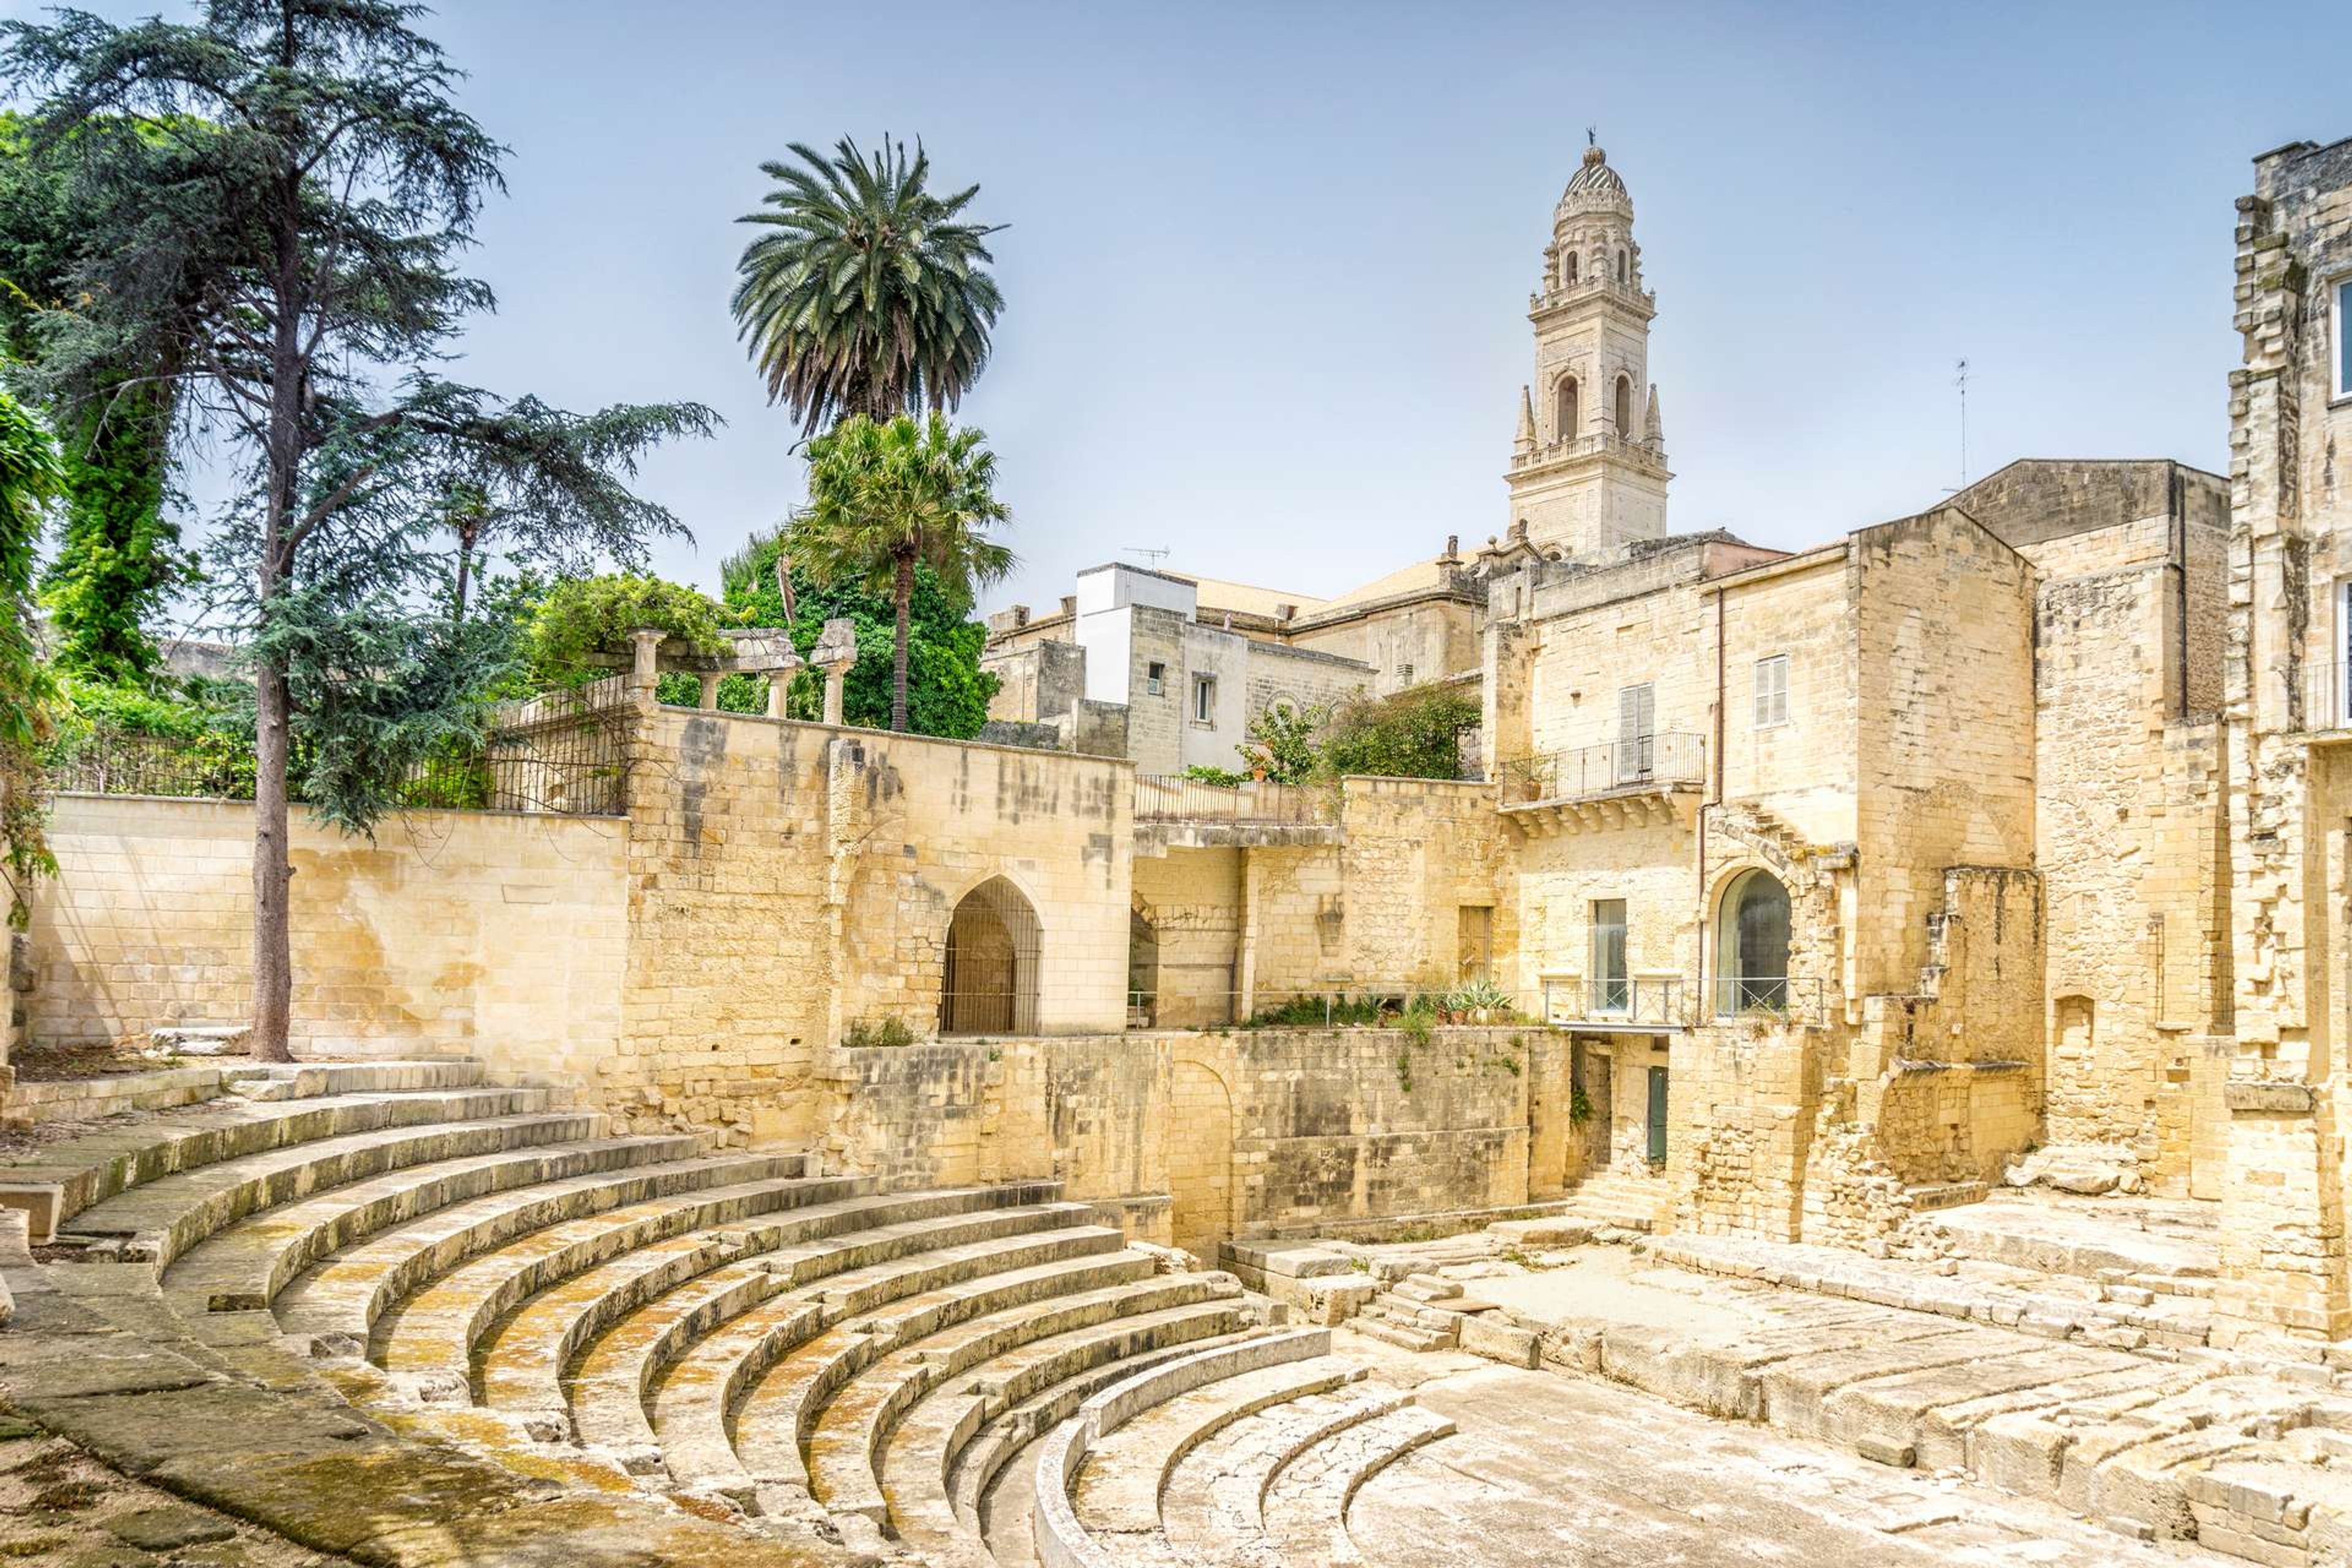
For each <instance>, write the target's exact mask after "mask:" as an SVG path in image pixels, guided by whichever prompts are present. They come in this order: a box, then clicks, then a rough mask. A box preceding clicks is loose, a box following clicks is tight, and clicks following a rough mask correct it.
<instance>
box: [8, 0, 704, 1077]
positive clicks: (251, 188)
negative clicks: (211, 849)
mask: <svg viewBox="0 0 2352 1568" xmlns="http://www.w3.org/2000/svg"><path fill="white" fill-rule="evenodd" d="M418 9H419V8H418V7H416V6H415V5H406V4H401V3H398V0H210V4H208V5H205V7H204V8H203V9H202V11H201V12H200V13H199V14H198V19H197V20H195V21H194V22H190V23H178V22H169V21H165V20H163V19H162V18H160V17H155V18H149V19H147V20H144V21H138V22H133V23H131V24H129V25H127V26H115V25H113V24H111V23H109V22H107V21H105V20H103V19H101V18H100V17H97V16H90V15H89V14H87V13H84V12H79V11H61V12H59V13H58V14H57V16H56V19H55V21H54V22H52V23H50V24H48V25H36V24H32V23H25V22H17V23H11V24H8V25H6V26H5V28H0V38H5V45H6V56H5V68H6V74H7V76H8V78H9V79H10V80H11V81H12V83H13V84H14V85H15V86H16V88H17V89H19V90H24V91H29V92H33V93H37V94H39V95H40V103H39V105H38V108H37V110H36V111H35V113H34V115H33V117H32V121H31V138H32V141H33V142H34V144H35V145H36V146H37V147H40V148H47V147H69V148H70V149H71V150H72V151H73V152H74V153H76V154H77V155H78V157H79V166H78V167H77V170H76V178H77V179H78V180H79V181H82V182H85V183H86V184H87V188H89V190H91V191H93V192H95V193H97V195H95V197H94V199H93V200H92V201H91V203H90V209H89V210H90V211H91V213H92V214H93V215H94V217H93V222H94V224H95V225H96V227H95V228H94V230H93V232H90V233H88V234H86V235H84V236H83V237H82V242H81V244H80V246H79V248H78V250H77V253H76V260H75V263H74V266H73V268H72V271H71V277H70V279H69V280H68V288H69V289H70V291H71V292H72V294H73V295H74V297H75V300H76V302H77V307H78V308H77V309H76V310H73V311H70V312H60V313H57V314H54V315H47V316H45V317H44V318H43V321H42V325H41V343H40V353H39V355H38V356H37V370H38V382H37V384H38V385H39V387H40V389H41V391H42V394H43V395H45V396H47V398H48V399H50V400H51V401H52V403H53V404H58V405H72V406H76V407H81V406H86V405H89V404H90V403H91V402H92V401H93V400H94V399H96V398H97V397H99V396H100V395H103V394H104V393H105V392H106V390H107V389H109V388H110V386H112V385H114V384H116V381H115V378H116V377H117V376H118V375H119V374H120V367H121V366H122V365H124V364H157V363H179V364H181V365H183V366H184V369H182V370H181V371H179V372H178V374H177V375H176V377H175V384H176V386H177V388H178V392H179V395H180V396H181V397H182V398H184V399H185V400H188V401H190V402H191V403H192V404H193V405H194V406H193V408H192V410H191V414H190V420H191V423H194V424H197V425H199V426H201V427H202V428H203V429H205V431H207V432H209V433H212V434H215V435H217V436H218V437H220V438H221V439H222V440H224V441H225V442H226V444H227V445H228V446H229V447H232V448H233V449H235V450H236V451H237V452H238V453H239V454H240V455H241V456H242V457H243V458H244V459H245V470H244V471H245V473H246V474H247V478H248V480H249V485H248V488H247V494H246V495H245V496H244V497H242V498H241V499H240V500H239V501H238V502H237V504H236V505H235V506H234V507H233V508H232V509H231V514H230V521H229V523H228V525H227V526H226V528H225V529H224V530H223V531H222V534H221V536H220V538H219V539H218V540H217V541H216V542H215V553H216V554H217V555H218V557H219V561H220V572H219V576H220V579H221V581H222V583H223V585H224V586H225V587H228V588H230V589H232V590H233V591H234V593H235V595H236V599H235V600H234V602H233V603H232V604H231V605H230V610H231V613H232V614H233V615H235V616H236V618H237V619H238V621H239V622H240V624H241V625H242V626H243V627H244V628H245V630H246V632H247V638H248V640H247V653H248V655H249V658H250V662H251V667H252V673H253V689H252V700H253V704H254V724H255V763H256V768H255V784H254V796H255V800H254V825H255V843H254V964H253V970H254V1048H255V1050H256V1052H257V1054H259V1055H262V1056H264V1057H268V1058H278V1059H283V1058H285V1057H286V1056H287V1055H288V1047H287V1040H288V1032H289V1016H290V1009H291V1002H292V985H293V967H292V955H291V952H290V945H289V927H288V908H287V898H288V891H289V889H288V883H289V879H290V877H291V875H292V868H291V865H290V862H289V852H288V836H289V827H288V803H289V799H290V791H291V786H292V783H293V781H292V779H291V776H290V766H291V763H292V760H293V758H294V757H295V755H296V754H297V752H298V736H297V734H296V726H297V725H298V724H299V726H300V727H301V734H300V736H299V754H300V755H301V756H302V757H303V759H304V763H303V771H304V776H303V778H302V780H301V784H302V785H303V786H304V790H305V793H306V795H307V797H308V798H309V800H310V803H311V805H312V807H313V809H314V810H315V811H316V812H317V813H318V814H319V815H320V816H321V817H322V818H323V819H325V820H327V821H331V822H334V823H337V824H339V825H341V826H343V827H344V828H346V829H347V830H350V831H363V830H365V829H367V828H368V827H369V826H371V825H372V824H373V822H374V821H375V820H376V818H377V817H378V816H380V815H381V814H382V813H383V811H385V810H387V809H390V808H392V807H393V806H394V805H396V804H397V802H398V794H397V787H396V786H397V784H398V781H399V779H400V777H401V776H402V774H403V773H404V772H405V771H406V769H407V768H408V767H409V766H410V765H411V764H413V763H415V762H417V761H420V760H423V759H425V758H429V757H431V756H434V755H436V754H442V753H446V751H447V750H448V748H449V747H450V746H451V745H452V744H453V743H454V742H462V741H464V740H466V739H467V738H470V737H472V736H475V735H478V728H479V724H480V721H481V708H480V703H479V699H480V696H481V692H482V687H483V682H484V679H485V678H486V677H487V676H494V675H496V674H499V673H500V672H502V671H503V670H504V669H505V668H507V666H508V664H509V661H510V657H511V655H510V646H511V645H510V637H511V630H512V628H510V627H499V626H491V625H489V624H487V623H484V622H480V621H478V620H475V619H471V618H459V619H454V620H453V619H452V618H451V617H449V616H447V615H446V614H445V613H440V612H438V611H436V610H434V609H430V608H427V607H425V606H429V605H431V602H432V596H433V594H434V592H435V590H436V588H437V587H438V586H439V585H440V584H444V583H446V582H447V581H449V580H450V578H451V576H452V575H453V573H452V569H451V563H450V562H449V561H448V559H447V551H446V545H447V543H448V539H447V535H448V529H447V528H446V520H447V517H448V514H449V509H450V506H451V504H452V498H453V495H454V494H455V493H456V487H457V485H458V484H459V483H463V484H466V485H470V486H473V487H476V488H477V489H480V490H481V491H482V492H483V494H484V496H485V498H486V504H488V505H490V506H492V507H494V508H503V507H507V506H509V505H515V504H519V503H520V501H522V500H525V499H527V500H528V502H529V503H530V505H531V506H532V507H534V508H535V509H536V526H537V527H538V528H539V529H540V530H541V537H542V538H543V539H544V540H547V541H550V542H563V544H564V545H565V546H567V547H570V548H575V549H578V550H581V551H583V552H585V551H588V550H591V549H603V550H605V551H606V552H609V553H612V554H614V555H616V556H618V557H620V558H621V559H622V560H623V561H624V563H627V562H628V561H630V560H632V559H633V558H635V556H636V555H638V554H639V553H640V541H641V540H642V539H643V538H644V537H645V536H646V534H648V533H656V532H665V531H679V532H682V531H683V530H682V529H681V528H680V527H679V525H678V524H677V521H676V520H675V519H673V518H672V517H670V515H669V514H668V513H667V511H665V510H662V509H661V508H659V507H657V506H655V505H653V504H652V503H650V502H647V501H645V500H640V499H638V498H637V497H636V496H635V495H634V494H632V493H631V492H630V490H629V489H628V487H627V484H626V482H625V481H626V479H627V478H628V477H629V474H630V471H631V465H632V463H633V461H634V459H635V454H636V453H637V452H638V451H640V450H642V449H643V448H644V447H646V446H647V445H650V444H651V443H653V442H655V441H657V440H660V439H663V438H667V437H672V436H677V435H681V434H698V433H705V432H708V431H709V429H710V428H711V427H712V426H713V425H714V424H715V416H713V415H712V414H711V413H710V412H709V410H708V409H706V408H702V407H700V406H698V405H692V404H677V405H656V406H653V407H647V408H626V409H615V410H608V411H606V412H605V413H604V415H601V416H588V418H587V419H586V420H584V421H583V419H581V418H580V417H578V416H570V415H565V414H562V413H561V412H560V411H557V410H554V409H551V408H549V407H548V406H546V405H543V404H540V403H537V402H536V401H535V400H531V399H522V400H520V401H515V402H506V401H503V400H500V399H498V398H495V397H492V396H491V395H488V394H487V393H483V392H480V391H478V390H477V389H474V388H471V387H466V386H460V385H457V384H452V383H449V382H447V381H446V380H443V379H441V378H439V377H437V376H435V375H433V374H428V373H426V372H424V371H420V370H417V369H415V367H416V366H420V365H428V364H431V363H436V362H437V361H438V360H439V359H441V358H443V357H445V356H446V349H447V345H448V343H449V341H450V339H451V338H452V337H453V336H454V335H455V333H456V332H457V330H458V327H459V325H460V323H461V322H462V321H463V320H464V318H465V317H466V316H467V314H468V313H469V312H471V311H474V310H484V309H488V308H489V307H490V306H491V305H492V304H493V302H494V301H493V300H492V296H491V294H490V290H489V289H488V286H487V285H485V284H483V283H481V282H480V281H478V280H477V279H471V278H467V277H466V276H464V275H463V274H461V273H460V272H458V271H457V269H456V267H455V264H454V263H455V258H456V257H457V254H458V253H459V252H460V251H461V250H462V249H463V248H464V247H466V246H467V244H468V243H469V242H470V239H471V236H472V230H473V225H474V223H475V220H476V217H477V215H478V212H479V209H480V205H481V203H482V201H483V200H484V198H485V197H486V196H487V195H489V194H491V193H493V192H496V191H499V190H501V189H503V181H502V179H501V176H500V174H499V161H500V158H501V156H502V154H503V153H504V149H502V148H501V147H499V144H498V143H497V142H494V141H492V140H491V139H490V137H489V136H488V134H487V133H486V132H484V131H483V130H482V128H481V127H480V126H479V125H478V124H477V123H476V122H475V121H474V120H473V119H472V118H471V117H470V116H468V115H467V114H466V113H465V112H464V111H462V110H459V109H458V108H457V107H456V106H455V105H454V104H453V103H452V102H451V101H450V97H449V95H450V94H451V92H452V91H454V90H455V88H456V85H457V79H458V73H457V70H456V69H455V68H454V67H452V66H451V65H450V63H449V61H448V59H447V58H446V56H445V55H444V54H443V52H442V51H441V49H440V47H438V46H437V45H436V44H435V43H433V42H432V41H431V40H430V39H428V38H426V37H423V36H422V35H421V34H419V33H418V32H416V31H415V29H414V28H413V27H412V26H410V24H411V23H412V22H413V21H414V20H415V17H416V16H417V14H418ZM124 118H130V119H134V120H137V121H139V122H141V123H142V125H144V126H146V127H148V128H151V129H152V130H153V131H155V132H157V133H156V134H155V135H154V136H153V137H152V139H149V138H140V139H126V138H121V137H100V136H86V135H81V134H79V133H80V132H85V131H87V130H88V128H89V127H91V126H93V125H102V124H109V123H113V122H116V121H120V120H122V119H124ZM198 122H200V123H202V124H203V125H204V126H205V127H206V128H207V129H205V131H203V132H201V133H199V132H194V131H193V130H191V129H190V127H191V125H192V124H194V123H198ZM84 301H87V302H86V303H84ZM173 353H177V354H179V356H180V358H179V359H178V361H176V362H173V361H172V360H171V356H172V354H173Z"/></svg>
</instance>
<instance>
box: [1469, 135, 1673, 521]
mask: <svg viewBox="0 0 2352 1568" xmlns="http://www.w3.org/2000/svg"><path fill="white" fill-rule="evenodd" d="M1586 140H1587V141H1588V142H1591V145H1588V146H1587V147H1586V148H1585V150H1584V164H1583V167H1581V168H1580V169H1578V170H1577V172H1576V174H1575V176H1574V177H1573V178H1571V179H1570V181H1569V182H1568V189H1567V190H1565V191H1563V192H1561V193H1560V198H1559V205H1558V206H1557V207H1555V208H1554V209H1553V211H1552V220H1551V244H1550V245H1549V246H1548V247H1545V250H1544V264H1543V281H1542V285H1541V286H1540V287H1539V288H1538V289H1536V291H1535V292H1534V293H1533V294H1532V295H1530V296H1529V297H1528V321H1530V322H1532V323H1533V324H1534V326H1535V338H1536V379H1535V384H1534V385H1533V386H1532V387H1523V388H1521V389H1520V393H1519V424H1518V434H1517V438H1516V439H1515V440H1514V441H1513V442H1512V444H1511V468H1510V472H1509V473H1508V474H1507V476H1506V478H1507V480H1508V482H1509V484H1510V488H1511V516H1510V521H1511V522H1512V523H1514V524H1519V523H1524V524H1526V525H1527V530H1528V538H1529V539H1530V540H1531V541H1532V542H1534V543H1535V544H1536V545H1537V546H1538V548H1540V549H1542V550H1545V551H1546V552H1551V551H1558V552H1560V553H1562V554H1564V555H1569V556H1577V555H1590V554H1594V553H1598V552H1602V551H1607V550H1611V549H1614V548H1615V547H1617V546H1619V545H1622V544H1626V543H1630V542H1633V541H1634V540H1641V539H1657V538H1660V537H1662V536H1664V533H1665V531H1666V481H1667V480H1669V479H1672V478H1673V477H1674V476H1673V475H1672V474H1670V473H1669V472H1667V470H1666V445H1665V428H1664V419H1663V417H1662V416H1661V413H1660V411H1659V406H1658V389H1657V387H1656V386H1655V385H1654V384H1653V383H1652V382H1651V380H1650V321H1651V318H1653V317H1654V316H1655V315H1656V314H1657V312H1658V302H1657V297H1656V296H1655V295H1654V294H1652V293H1650V292H1649V291H1648V290H1647V289H1643V287H1642V247H1640V246H1639V245H1637V244H1635V243H1634V240H1633V197H1632V196H1630V195H1627V194H1626V191H1625V182H1624V181H1623V180H1622V179H1620V178H1619V177H1618V174H1617V171H1616V170H1614V169H1612V168H1611V167H1610V166H1609V155H1608V154H1607V153H1603V152H1602V151H1601V147H1600V145H1599V142H1598V141H1597V140H1596V139H1595V138H1593V136H1592V135H1591V132H1587V133H1586Z"/></svg>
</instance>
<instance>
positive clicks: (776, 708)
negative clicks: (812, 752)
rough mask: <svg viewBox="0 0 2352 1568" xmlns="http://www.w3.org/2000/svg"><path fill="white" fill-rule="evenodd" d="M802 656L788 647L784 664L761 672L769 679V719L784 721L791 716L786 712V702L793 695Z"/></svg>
mask: <svg viewBox="0 0 2352 1568" xmlns="http://www.w3.org/2000/svg"><path fill="white" fill-rule="evenodd" d="M800 668H801V660H800V656H799V655H797V654H795V653H793V650H792V649H791V648H789V647H787V648H785V649H784V659H783V662H782V664H779V665H777V666H776V667H775V668H772V669H768V670H762V671H761V674H763V675H765V676H766V677H767V678H768V717H769V718H771V719H782V718H786V717H788V716H789V715H787V714H786V713H785V711H784V700H785V699H786V698H787V697H789V696H791V695H792V689H793V676H794V675H796V674H798V673H799V672H800Z"/></svg>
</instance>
